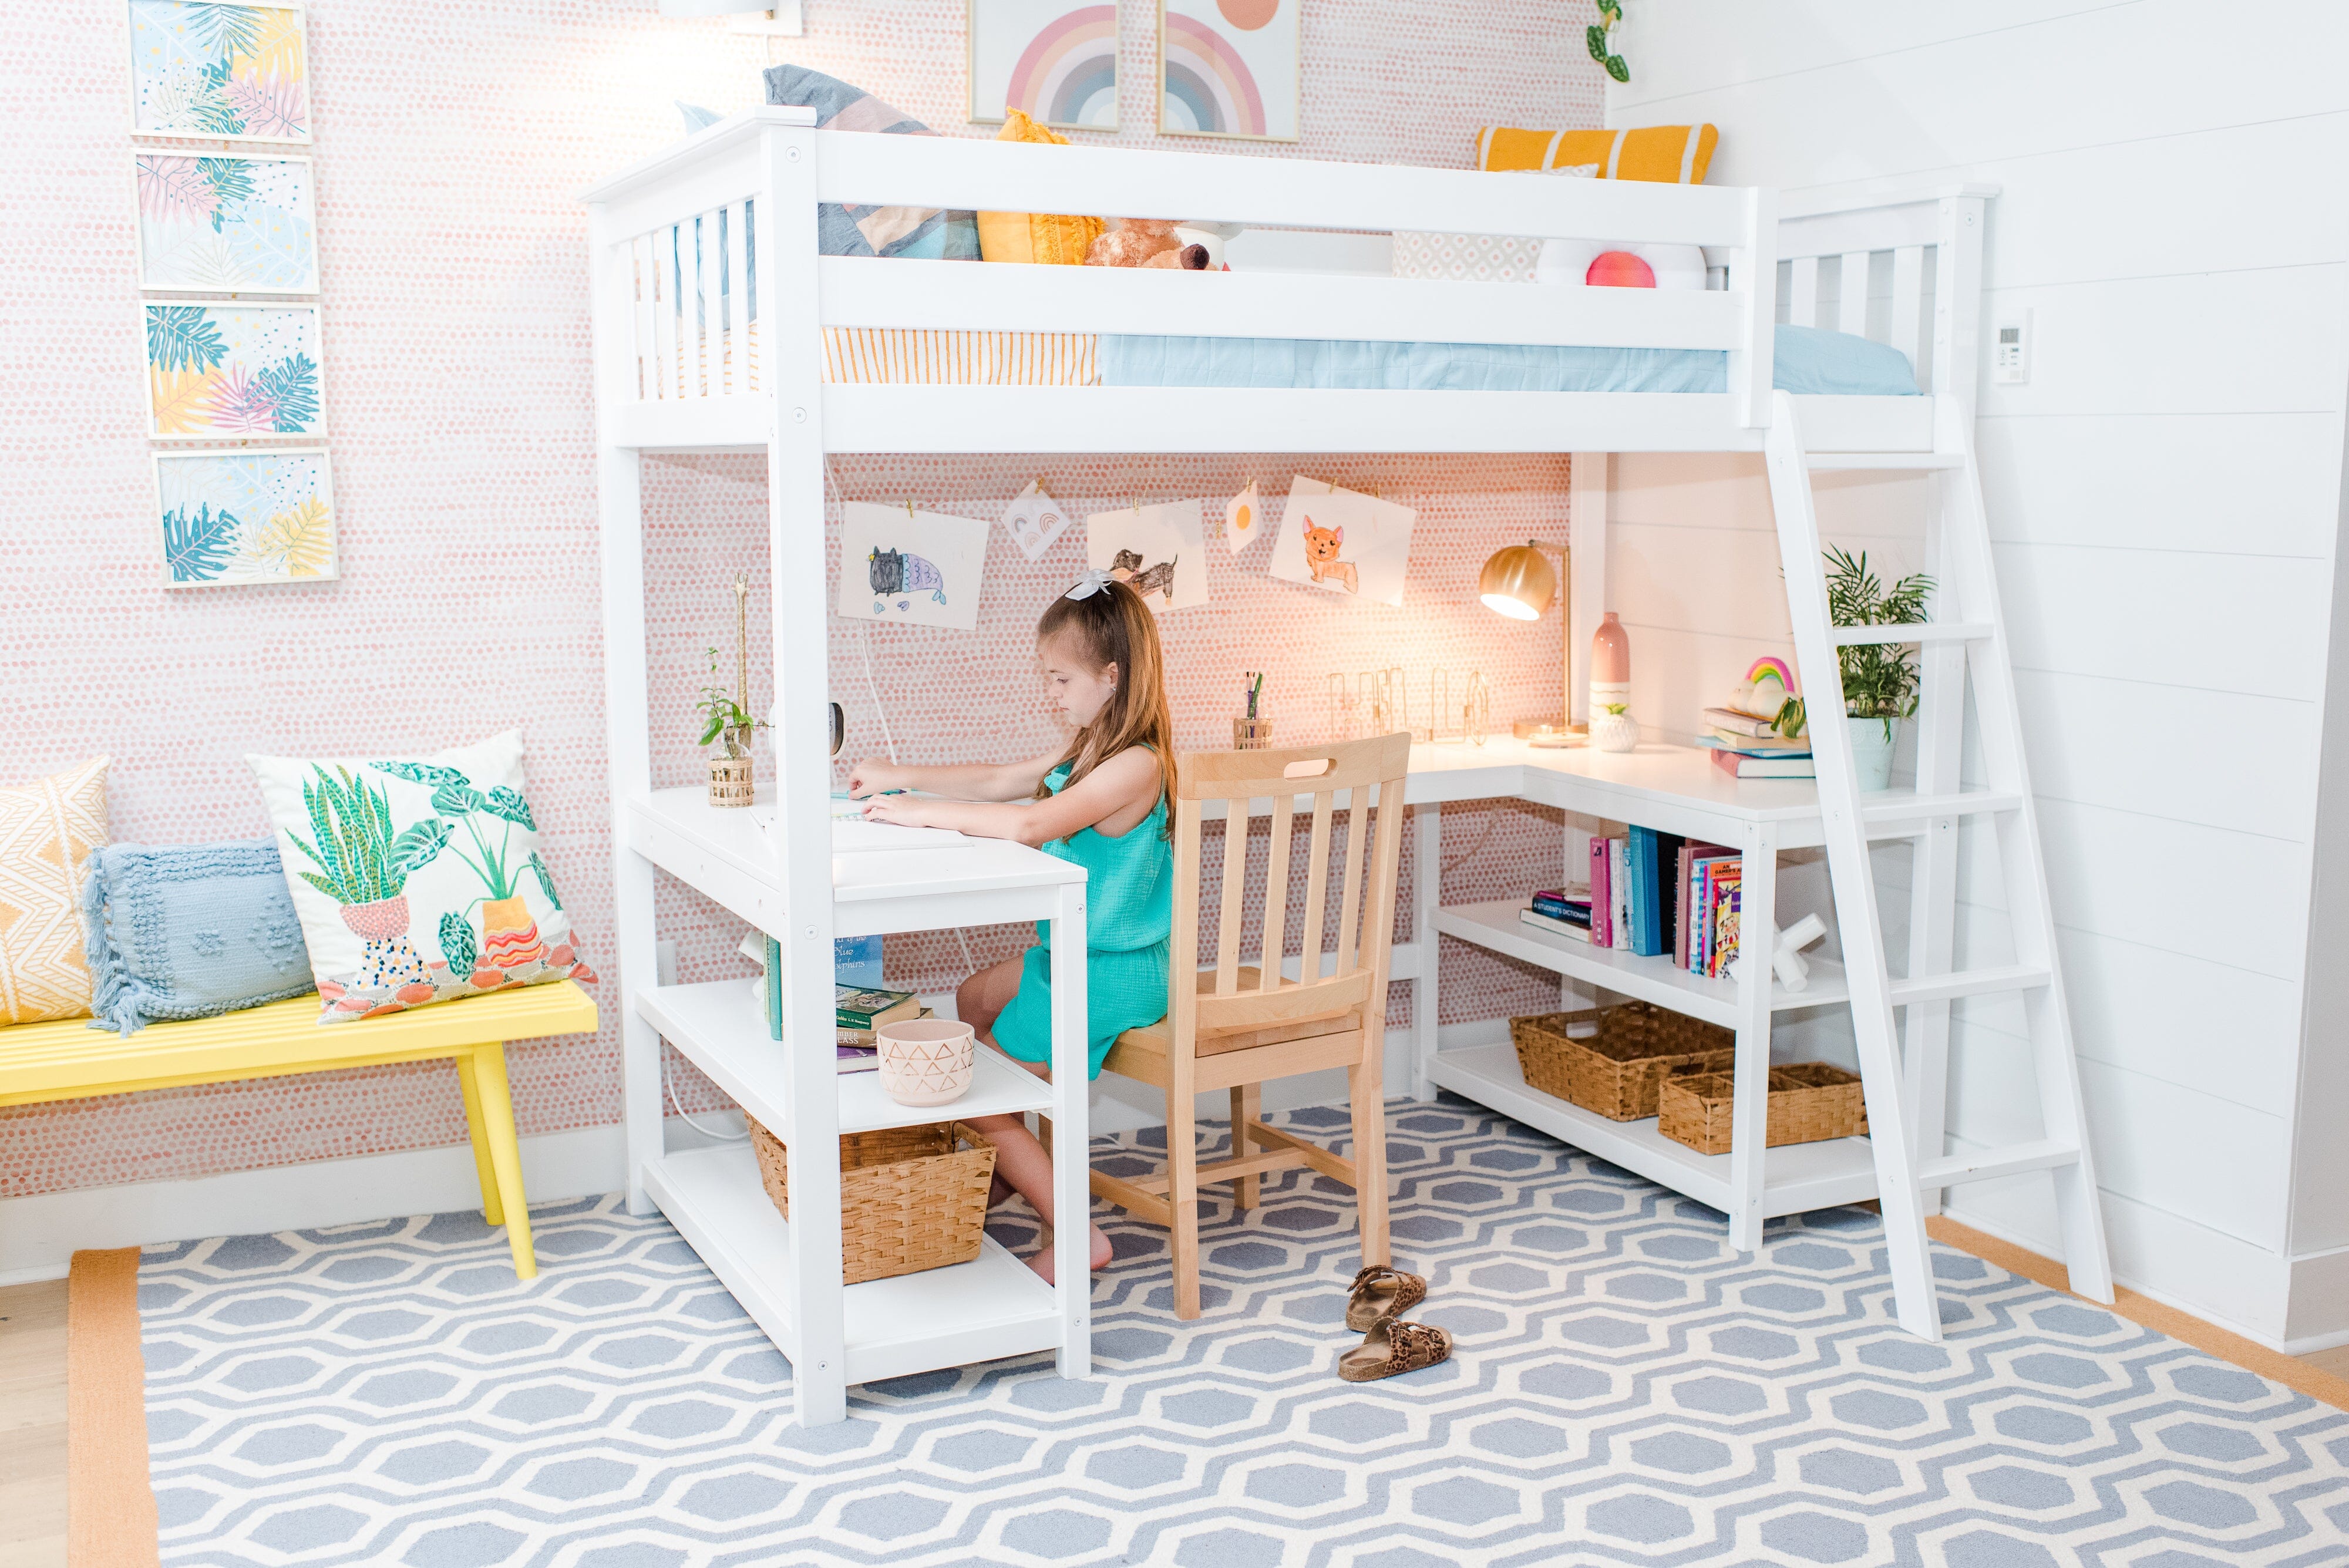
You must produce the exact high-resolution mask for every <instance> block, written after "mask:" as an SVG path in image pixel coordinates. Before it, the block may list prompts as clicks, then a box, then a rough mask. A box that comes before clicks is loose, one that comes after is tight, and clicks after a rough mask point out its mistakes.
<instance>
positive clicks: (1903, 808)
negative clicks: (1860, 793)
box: [1859, 789, 2023, 838]
mask: <svg viewBox="0 0 2349 1568" xmlns="http://www.w3.org/2000/svg"><path fill="white" fill-rule="evenodd" d="M2022 805H2023V797H2022V796H2021V795H2019V794H2012V793H2010V792H2008V791H2004V790H1982V789H1978V790H1966V791H1963V792H1962V793H1961V794H1903V795H1896V796H1894V797H1893V798H1892V799H1890V800H1879V801H1864V802H1863V803H1862V804H1861V805H1860V808H1859V819H1860V820H1861V821H1862V822H1864V823H1866V824H1868V828H1869V830H1870V832H1869V836H1870V837H1874V838H1898V837H1901V836H1905V835H1908V834H1911V833H1922V832H1924V831H1925V824H1926V823H1927V822H1928V821H1929V820H1930V819H1931V818H1933V817H1937V816H1984V815H1990V814H1992V813H1993V812H2001V811H2014V810H2016V809H2018V808H2020V807H2021V806H2022ZM1886 827H1890V828H1892V829H1893V831H1892V832H1890V833H1886V832H1881V831H1878V830H1880V829H1882V828H1886Z"/></svg>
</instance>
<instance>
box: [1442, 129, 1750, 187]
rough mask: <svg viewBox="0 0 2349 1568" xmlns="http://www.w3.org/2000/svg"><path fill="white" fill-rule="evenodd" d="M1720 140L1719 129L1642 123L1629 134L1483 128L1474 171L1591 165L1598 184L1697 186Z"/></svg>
mask: <svg viewBox="0 0 2349 1568" xmlns="http://www.w3.org/2000/svg"><path fill="white" fill-rule="evenodd" d="M1720 141H1721V132H1720V130H1718V129H1717V128H1716V127H1713V126H1711V125H1647V126H1640V127H1639V128H1637V129H1635V130H1516V129H1513V128H1512V127H1509V126H1506V125H1488V126H1486V127H1485V129H1484V130H1480V131H1478V132H1477V133H1476V167H1477V168H1479V169H1483V170H1485V171H1500V170H1548V169H1570V168H1574V167H1577V166H1585V167H1589V166H1595V167H1596V168H1597V169H1598V171H1599V178H1600V179H1601V180H1653V181H1658V182H1661V183H1663V184H1667V185H1702V184H1703V183H1704V171H1706V170H1707V169H1709V168H1711V167H1712V165H1713V148H1714V147H1715V146H1717V145H1718V144H1719V143H1720Z"/></svg>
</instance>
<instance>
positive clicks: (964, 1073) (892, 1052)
mask: <svg viewBox="0 0 2349 1568" xmlns="http://www.w3.org/2000/svg"><path fill="white" fill-rule="evenodd" d="M874 1044H875V1045H877V1046H878V1047H879V1055H880V1058H881V1092H882V1093H883V1094H885V1095H886V1096H889V1097H890V1098H891V1099H893V1100H895V1101H896V1102H897V1103H898V1104H899V1105H901V1106H950V1105H952V1104H953V1103H954V1102H955V1101H957V1100H959V1099H961V1098H962V1097H963V1096H965V1095H967V1094H968V1093H969V1092H970V1075H971V1063H972V1059H973V1055H974V1054H975V1053H976V1051H977V1050H978V1043H977V1041H976V1040H975V1039H974V1038H973V1036H972V1033H971V1027H970V1025H969V1024H968V1023H956V1022H955V1021H954V1020H953V1019H950V1018H909V1019H905V1020H904V1021H902V1022H900V1023H885V1024H883V1025H882V1026H881V1027H880V1028H879V1029H877V1030H875V1031H874Z"/></svg>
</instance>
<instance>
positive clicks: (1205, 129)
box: [1158, 0, 1304, 141]
mask: <svg viewBox="0 0 2349 1568" xmlns="http://www.w3.org/2000/svg"><path fill="white" fill-rule="evenodd" d="M1303 9H1304V0H1159V3H1158V130H1159V131H1160V133H1161V134H1163V135H1166V136H1225V137H1233V138H1236V139H1237V140H1244V141H1294V140H1297V139H1298V104H1299V99H1300V98H1301V97H1302V92H1303V88H1302V80H1301V78H1302V73H1303V68H1304V67H1303V58H1302V57H1303V49H1302V43H1303V38H1302V35H1301V33H1300V31H1299V16H1300V14H1301V13H1302V11H1303Z"/></svg>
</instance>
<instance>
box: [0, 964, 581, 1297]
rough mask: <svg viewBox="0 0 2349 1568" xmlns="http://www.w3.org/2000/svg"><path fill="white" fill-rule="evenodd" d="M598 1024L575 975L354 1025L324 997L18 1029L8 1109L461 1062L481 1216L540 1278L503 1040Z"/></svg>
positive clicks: (8, 1033) (528, 1273)
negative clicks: (132, 1024) (179, 1016)
mask: <svg viewBox="0 0 2349 1568" xmlns="http://www.w3.org/2000/svg"><path fill="white" fill-rule="evenodd" d="M594 1029H595V1002H594V1000H593V999H591V998H590V997H589V996H588V994H587V993H586V992H584V991H582V990H580V989H579V986H578V983H577V982H576V981H568V980H565V981H557V982H555V983H554V984H553V985H533V986H523V987H519V988H517V989H515V990H512V991H502V992H494V993H492V994H491V995H488V996H477V997H471V998H468V999H467V1000H465V1001H462V1002H444V1003H442V1004H440V1006H437V1007H419V1008H417V1009H415V1010H413V1011H411V1012H393V1013H387V1014H385V1015H384V1016H383V1017H380V1018H368V1019H363V1020H359V1021H357V1022H355V1023H328V1024H322V1023H319V1022H318V999H317V998H316V997H315V996H297V997H294V998H292V999H290V1000H288V1001H285V1002H271V1003H270V1004H269V1005H267V1006H266V1007H251V1008H247V1009H245V1010H244V1011H243V1012H228V1013H222V1015H221V1016H220V1017H218V1018H199V1019H193V1020H191V1021H189V1022H188V1023H150V1024H149V1025H148V1026H147V1027H146V1028H144V1029H142V1030H140V1032H139V1033H136V1034H133V1035H131V1036H129V1038H128V1039H125V1038H124V1037H123V1036H121V1035H119V1034H116V1033H112V1032H111V1031H109V1030H99V1029H92V1028H90V1027H89V1020H88V1019H86V1018H74V1019H68V1020H66V1021H64V1022H62V1023H19V1024H17V1025H16V1027H15V1028H13V1029H0V1106H24V1105H32V1104H34V1103H36V1102H38V1101H43V1100H76V1099H84V1098H87V1097H88V1096H92V1095H119V1094H125V1093H129V1092H130V1091H133V1090H138V1089H170V1088H176V1087H178V1086H179V1085H182V1084H220V1083H226V1082H228V1081H230V1080H232V1079H236V1078H278V1077H284V1076H285V1075H287V1074H289V1073H325V1072H330V1071H333V1070H334V1069H336V1068H338V1067H373V1066H376V1065H378V1064H382V1063H386V1062H430V1061H437V1060H439V1059H440V1058H441V1057H443V1056H446V1057H449V1058H451V1059H452V1060H454V1061H455V1062H456V1064H457V1085H458V1087H459V1088H460V1089H461V1090H462V1091H463V1092H464V1096H465V1121H466V1125H467V1126H468V1127H471V1129H472V1135H473V1165H474V1168H475V1170H476V1171H477V1172H478V1174H479V1175H480V1177H481V1218H482V1219H484V1220H488V1221H489V1222H490V1223H491V1224H492V1225H503V1226H504V1227H505V1228H506V1242H507V1244H508V1245H509V1246H510V1247H512V1250H513V1264H514V1276H515V1277H516V1278H517V1279H524V1280H527V1279H530V1278H533V1276H535V1275H536V1274H537V1272H538V1261H537V1259H536V1257H535V1256H534V1255H533V1253H532V1251H531V1245H530V1208H529V1205H528V1202H527V1200H526V1199H524V1198H523V1190H522V1146H521V1145H520V1144H519V1143H518V1142H516V1141H515V1138H514V1123H513V1101H512V1098H511V1097H509V1096H508V1094H507V1092H506V1053H505V1043H506V1042H507V1041H509V1040H530V1039H534V1038H537V1037H538V1036H540V1035H544V1034H584V1033H592V1032H593V1031H594Z"/></svg>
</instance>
